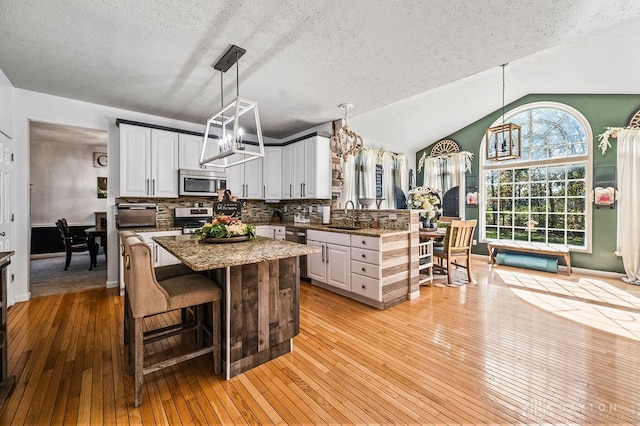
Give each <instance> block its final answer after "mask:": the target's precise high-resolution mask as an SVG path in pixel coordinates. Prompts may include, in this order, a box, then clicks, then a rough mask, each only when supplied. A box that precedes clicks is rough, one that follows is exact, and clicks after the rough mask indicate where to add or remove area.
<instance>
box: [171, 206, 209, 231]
mask: <svg viewBox="0 0 640 426" xmlns="http://www.w3.org/2000/svg"><path fill="white" fill-rule="evenodd" d="M211 219H213V208H212V207H176V212H175V217H174V218H173V226H181V227H182V233H183V234H193V232H194V231H195V230H196V229H198V228H201V227H202V225H204V224H205V223H206V222H211Z"/></svg>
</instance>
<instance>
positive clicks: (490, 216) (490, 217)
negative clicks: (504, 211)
mask: <svg viewBox="0 0 640 426" xmlns="http://www.w3.org/2000/svg"><path fill="white" fill-rule="evenodd" d="M485 218H486V224H487V225H497V224H498V214H497V213H487V214H486V215H485Z"/></svg>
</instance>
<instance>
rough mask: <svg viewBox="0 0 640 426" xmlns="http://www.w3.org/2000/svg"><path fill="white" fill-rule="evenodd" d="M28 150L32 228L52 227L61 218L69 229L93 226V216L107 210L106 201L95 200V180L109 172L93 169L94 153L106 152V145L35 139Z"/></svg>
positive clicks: (101, 199)
mask: <svg viewBox="0 0 640 426" xmlns="http://www.w3.org/2000/svg"><path fill="white" fill-rule="evenodd" d="M30 150H31V152H30V164H31V173H30V177H31V182H30V183H31V185H30V187H29V188H30V190H31V197H30V199H31V226H32V227H36V226H55V222H56V220H58V219H60V218H61V217H64V218H66V219H67V222H69V225H93V224H94V223H95V216H94V212H103V211H106V209H107V199H106V198H98V192H97V178H98V177H108V172H109V169H108V168H106V167H94V166H93V153H94V152H107V144H106V143H104V144H97V145H96V144H92V145H89V144H87V145H83V144H79V143H69V142H67V141H65V140H50V139H46V140H45V139H41V138H38V140H37V141H33V140H32V141H31V146H30ZM107 182H108V181H107Z"/></svg>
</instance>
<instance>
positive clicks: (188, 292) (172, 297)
mask: <svg viewBox="0 0 640 426" xmlns="http://www.w3.org/2000/svg"><path fill="white" fill-rule="evenodd" d="M158 284H160V286H161V287H162V288H163V289H164V290H165V291H166V292H167V293H168V294H169V298H168V300H167V301H168V304H169V306H168V308H169V309H168V310H174V309H181V308H186V307H188V306H196V305H201V304H203V303H208V302H211V301H216V300H220V299H221V298H222V291H221V290H220V287H218V285H217V284H216V283H215V282H214V281H212V280H211V279H209V278H207V277H206V276H204V275H201V274H195V273H194V274H189V275H182V276H179V277H175V278H169V279H166V280H163V281H159V282H158Z"/></svg>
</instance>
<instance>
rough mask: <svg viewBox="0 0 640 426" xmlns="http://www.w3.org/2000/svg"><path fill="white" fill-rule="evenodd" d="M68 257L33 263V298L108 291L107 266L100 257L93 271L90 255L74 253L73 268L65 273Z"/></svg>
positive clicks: (39, 260) (31, 281)
mask: <svg viewBox="0 0 640 426" xmlns="http://www.w3.org/2000/svg"><path fill="white" fill-rule="evenodd" d="M64 261H65V258H64V256H56V257H47V258H43V259H34V260H31V266H30V274H31V275H30V284H31V288H30V291H31V297H42V296H50V295H52V294H61V293H75V292H78V291H85V290H93V289H96V288H104V287H105V285H106V282H107V265H106V262H105V261H104V256H98V266H96V267H94V268H93V270H91V271H89V253H74V254H73V256H72V257H71V264H70V265H69V268H68V269H67V270H66V271H65V270H64Z"/></svg>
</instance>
